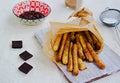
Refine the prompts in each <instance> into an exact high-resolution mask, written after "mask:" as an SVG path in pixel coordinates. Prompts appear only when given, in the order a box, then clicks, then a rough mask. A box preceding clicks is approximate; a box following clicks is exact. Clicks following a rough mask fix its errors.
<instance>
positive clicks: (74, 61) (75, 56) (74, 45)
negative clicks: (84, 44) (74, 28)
mask: <svg viewBox="0 0 120 83" xmlns="http://www.w3.org/2000/svg"><path fill="white" fill-rule="evenodd" d="M78 73H79V68H78V57H77V45H76V44H73V75H75V76H77V75H78Z"/></svg>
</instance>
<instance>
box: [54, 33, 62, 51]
mask: <svg viewBox="0 0 120 83" xmlns="http://www.w3.org/2000/svg"><path fill="white" fill-rule="evenodd" d="M62 36H63V35H62V34H58V35H57V37H56V40H55V42H54V45H53V50H54V51H57V50H58V49H59V46H60V41H61V39H62Z"/></svg>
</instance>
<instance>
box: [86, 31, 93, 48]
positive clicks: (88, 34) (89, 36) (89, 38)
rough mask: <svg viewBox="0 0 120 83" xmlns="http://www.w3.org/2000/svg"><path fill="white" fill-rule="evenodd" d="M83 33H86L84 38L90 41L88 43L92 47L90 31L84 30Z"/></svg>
mask: <svg viewBox="0 0 120 83" xmlns="http://www.w3.org/2000/svg"><path fill="white" fill-rule="evenodd" d="M84 33H85V35H86V38H87V40H88V41H89V42H90V44H91V45H92V47H93V48H94V45H93V40H92V37H91V35H90V32H89V31H84Z"/></svg>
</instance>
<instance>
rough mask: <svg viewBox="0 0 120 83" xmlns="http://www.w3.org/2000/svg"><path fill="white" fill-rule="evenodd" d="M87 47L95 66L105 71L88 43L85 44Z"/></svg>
mask: <svg viewBox="0 0 120 83" xmlns="http://www.w3.org/2000/svg"><path fill="white" fill-rule="evenodd" d="M87 47H88V49H89V51H90V53H91V55H92V57H93V59H94V61H95V63H96V64H97V66H98V67H99V68H100V69H105V65H104V63H103V62H102V61H101V60H100V59H99V58H98V56H97V55H96V53H95V51H94V50H93V48H92V46H91V45H90V43H88V42H87Z"/></svg>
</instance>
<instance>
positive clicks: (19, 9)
mask: <svg viewBox="0 0 120 83" xmlns="http://www.w3.org/2000/svg"><path fill="white" fill-rule="evenodd" d="M30 11H32V12H37V13H40V14H41V15H42V17H38V18H35V19H28V18H24V17H21V15H22V14H24V13H25V12H30ZM50 12H51V8H50V6H49V5H48V4H46V3H44V2H41V1H37V0H27V1H22V2H19V3H18V4H16V5H15V6H14V7H13V13H14V15H15V16H16V17H18V19H19V20H20V21H21V22H22V23H24V24H29V25H35V24H38V23H40V22H42V21H43V20H44V19H45V17H46V16H48V15H49V14H50ZM28 14H31V13H28ZM33 15H34V14H33ZM27 16H31V15H27ZM27 16H26V17H27Z"/></svg>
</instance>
